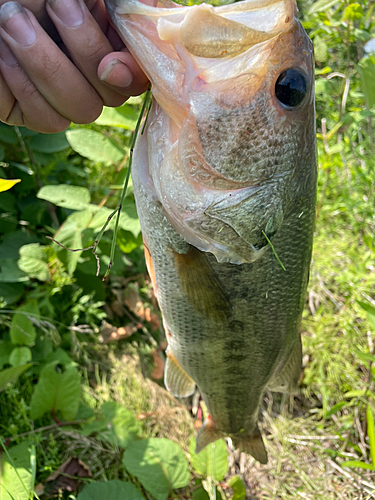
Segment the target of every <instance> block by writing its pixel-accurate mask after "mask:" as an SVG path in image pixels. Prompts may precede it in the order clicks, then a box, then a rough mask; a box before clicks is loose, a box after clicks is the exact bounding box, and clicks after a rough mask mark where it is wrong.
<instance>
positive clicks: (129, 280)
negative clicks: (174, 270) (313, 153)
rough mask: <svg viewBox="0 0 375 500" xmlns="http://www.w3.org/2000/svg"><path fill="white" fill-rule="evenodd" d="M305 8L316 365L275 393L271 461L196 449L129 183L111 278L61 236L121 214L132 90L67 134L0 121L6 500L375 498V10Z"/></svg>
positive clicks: (268, 424)
mask: <svg viewBox="0 0 375 500" xmlns="http://www.w3.org/2000/svg"><path fill="white" fill-rule="evenodd" d="M299 7H300V11H301V12H300V17H301V19H302V22H303V24H304V27H305V28H306V30H307V31H308V33H309V35H310V37H311V38H312V40H313V42H314V47H315V56H316V107H317V122H316V123H317V138H318V150H319V192H318V203H317V222H316V234H315V246H314V255H313V264H312V271H311V280H310V286H309V292H308V296H307V298H306V308H305V312H304V317H303V324H302V329H303V343H304V373H303V378H302V380H301V384H300V389H299V391H298V394H296V395H293V397H291V398H290V399H286V398H281V397H280V396H279V395H277V394H271V393H267V394H266V395H265V398H264V404H263V408H262V415H261V426H262V431H263V433H264V434H265V435H266V439H267V448H268V451H269V464H268V465H266V466H261V465H259V464H257V463H255V462H254V460H253V459H252V458H250V457H248V456H245V455H243V454H242V455H241V454H240V453H239V452H238V451H236V450H233V448H232V447H231V444H230V443H229V444H228V445H227V444H226V443H225V442H224V441H218V442H217V443H216V444H215V445H212V446H210V447H208V448H207V449H206V450H203V452H201V453H200V454H199V455H195V453H194V434H195V433H194V427H196V428H198V427H199V425H201V422H202V410H201V409H200V408H197V401H196V398H195V399H193V400H191V399H190V400H188V401H186V402H184V401H181V402H179V401H177V400H175V399H174V398H173V397H172V396H170V395H169V394H168V393H167V392H166V391H165V390H164V388H163V384H162V373H163V365H164V353H163V352H164V349H165V346H166V345H165V339H164V334H163V332H162V330H161V328H160V318H159V313H158V310H157V306H156V303H155V299H154V298H153V294H152V290H151V287H150V282H149V278H148V276H147V274H146V269H145V264H144V260H143V248H142V238H141V235H140V227H139V222H138V219H137V215H136V210H135V205H134V197H133V192H132V188H131V185H130V189H129V190H128V192H127V196H126V198H125V202H124V205H123V210H122V215H121V219H120V225H119V232H118V235H117V240H116V250H117V251H116V255H115V259H114V262H113V266H112V269H111V274H110V275H109V277H108V278H107V279H106V281H104V282H103V281H102V280H101V279H100V278H97V277H96V272H97V262H96V259H95V256H94V255H93V253H92V252H91V251H90V250H88V251H85V252H82V251H77V252H68V251H67V250H66V249H64V248H63V247H61V246H59V245H57V244H56V243H54V242H53V241H52V240H51V239H49V238H54V239H56V240H57V241H59V242H60V243H61V244H62V245H64V246H65V247H67V248H74V249H80V248H85V247H91V246H92V245H93V244H94V242H95V239H96V235H97V233H98V232H99V231H100V229H101V228H102V226H103V224H104V223H105V222H106V220H107V219H108V216H109V215H110V214H111V212H112V211H113V209H114V208H115V207H116V206H117V203H118V201H119V197H120V193H121V189H122V185H123V182H124V179H125V177H126V173H127V160H128V156H129V147H130V142H131V138H132V132H133V130H134V127H135V124H136V120H137V116H138V113H139V110H140V104H141V98H132V99H131V100H130V101H128V103H127V104H125V105H124V106H121V107H120V108H117V109H105V110H104V112H103V114H102V115H101V116H100V118H99V119H98V120H96V122H95V123H92V124H90V125H87V126H77V125H72V126H71V127H70V128H69V130H68V131H67V132H64V133H60V134H52V135H43V134H38V133H35V132H31V131H29V130H26V129H22V128H17V127H9V126H7V125H4V124H0V178H1V179H4V180H12V179H13V180H19V181H18V182H17V183H14V185H13V186H12V187H11V186H10V184H7V183H6V182H5V183H4V182H1V181H0V191H1V192H0V235H1V237H0V415H1V418H0V499H1V500H8V499H17V500H24V499H25V500H26V499H29V498H34V497H38V498H41V499H50V498H61V499H62V498H71V499H75V498H77V499H78V500H87V499H93V500H95V499H97V498H98V499H99V498H103V497H106V498H107V499H108V500H112V499H118V498H122V497H124V498H130V499H131V500H141V499H142V498H147V499H150V500H151V499H153V498H154V499H156V500H163V499H166V498H168V497H170V498H187V499H188V498H193V499H194V500H207V498H220V497H221V498H223V499H224V498H233V499H234V500H241V499H244V498H249V499H258V500H260V499H274V500H276V499H288V500H289V499H290V500H291V499H292V498H293V499H295V498H305V499H314V500H316V499H320V498H321V499H327V498H332V499H344V498H345V499H359V498H371V497H372V496H373V495H374V491H375V472H374V470H375V428H374V417H373V407H374V397H375V395H374V387H373V381H372V378H373V372H374V361H375V358H374V339H373V334H374V331H375V293H374V283H375V264H374V248H375V240H374V233H375V220H374V193H375V181H374V178H375V175H374V171H375V169H374V167H375V154H374V153H375V146H374V112H375V54H370V53H366V51H365V46H366V44H367V43H368V42H369V41H370V42H371V39H373V38H374V37H375V19H374V11H375V5H374V3H371V2H367V1H366V2H362V3H357V2H355V1H354V2H353V1H336V0H318V1H317V2H312V1H304V2H301V3H300V4H299ZM373 43H374V42H373ZM10 187H11V189H9V188H10ZM113 224H114V222H113V221H112V222H111V223H110V225H109V226H108V230H107V231H106V232H105V233H104V236H103V239H102V241H101V243H100V245H99V247H98V250H97V254H98V256H99V258H100V262H101V267H100V272H99V275H100V277H103V275H104V273H105V271H106V268H107V266H108V264H109V262H110V249H111V242H112V237H113ZM203 412H204V408H203ZM191 413H193V414H194V415H195V420H194V421H193V420H192V418H191Z"/></svg>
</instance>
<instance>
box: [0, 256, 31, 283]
mask: <svg viewBox="0 0 375 500" xmlns="http://www.w3.org/2000/svg"><path fill="white" fill-rule="evenodd" d="M24 281H29V277H28V276H27V274H25V273H24V272H23V271H21V269H19V267H18V266H17V261H16V260H14V259H1V260H0V283H19V282H24Z"/></svg>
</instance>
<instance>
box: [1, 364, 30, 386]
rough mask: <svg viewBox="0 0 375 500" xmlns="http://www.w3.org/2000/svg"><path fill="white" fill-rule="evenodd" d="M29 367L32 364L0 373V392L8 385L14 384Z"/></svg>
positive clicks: (7, 369)
mask: <svg viewBox="0 0 375 500" xmlns="http://www.w3.org/2000/svg"><path fill="white" fill-rule="evenodd" d="M30 366H32V363H29V364H27V365H22V366H14V367H12V368H6V369H5V370H2V371H0V392H1V391H3V390H4V389H5V387H6V386H7V385H8V384H10V383H11V382H15V381H16V380H17V379H18V377H20V376H21V375H22V374H23V372H25V371H26V370H28V369H29V368H30Z"/></svg>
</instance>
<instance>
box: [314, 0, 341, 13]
mask: <svg viewBox="0 0 375 500" xmlns="http://www.w3.org/2000/svg"><path fill="white" fill-rule="evenodd" d="M339 3H340V0H318V1H317V2H314V3H313V5H312V7H311V9H310V10H309V14H313V13H314V12H321V11H323V10H327V9H329V8H330V7H333V6H334V5H336V4H339Z"/></svg>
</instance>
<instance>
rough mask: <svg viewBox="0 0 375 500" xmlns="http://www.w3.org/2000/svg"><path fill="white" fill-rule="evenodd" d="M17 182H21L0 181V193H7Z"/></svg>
mask: <svg viewBox="0 0 375 500" xmlns="http://www.w3.org/2000/svg"><path fill="white" fill-rule="evenodd" d="M18 182H21V179H0V193H2V192H3V191H8V189H11V188H12V187H13V186H14V185H15V184H17V183H18Z"/></svg>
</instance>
